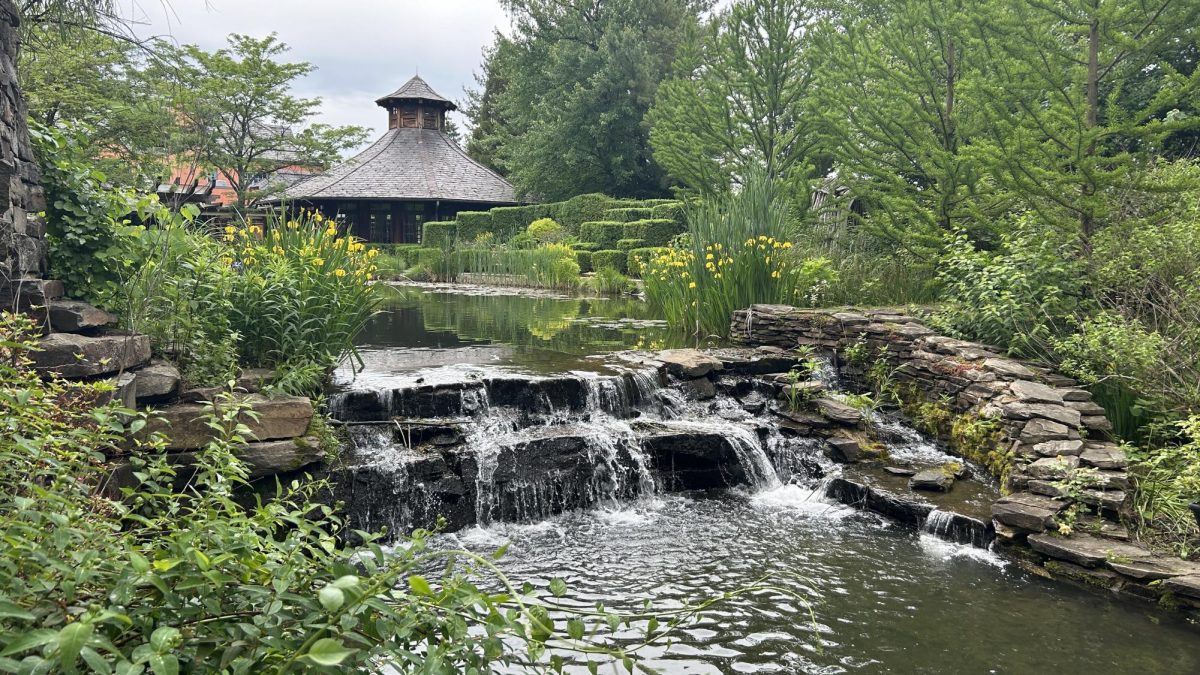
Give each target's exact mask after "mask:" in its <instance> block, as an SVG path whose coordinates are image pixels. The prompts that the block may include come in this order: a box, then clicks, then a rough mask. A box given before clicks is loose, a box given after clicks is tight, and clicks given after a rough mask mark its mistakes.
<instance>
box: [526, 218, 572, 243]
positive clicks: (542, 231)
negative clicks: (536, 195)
mask: <svg viewBox="0 0 1200 675" xmlns="http://www.w3.org/2000/svg"><path fill="white" fill-rule="evenodd" d="M526 233H527V234H528V235H529V236H531V237H533V238H534V239H536V240H537V241H538V243H541V244H553V243H557V242H560V241H562V240H563V239H564V238H565V237H566V236H567V233H566V231H565V230H563V228H562V225H559V224H558V223H556V222H554V220H553V219H551V218H541V219H538V220H535V221H533V222H532V223H530V224H529V227H528V229H526Z"/></svg>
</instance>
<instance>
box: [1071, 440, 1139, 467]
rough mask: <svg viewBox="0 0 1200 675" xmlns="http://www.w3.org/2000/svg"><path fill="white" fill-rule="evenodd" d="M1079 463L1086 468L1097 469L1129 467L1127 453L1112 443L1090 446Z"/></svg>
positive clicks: (1080, 457) (1085, 449)
mask: <svg viewBox="0 0 1200 675" xmlns="http://www.w3.org/2000/svg"><path fill="white" fill-rule="evenodd" d="M1079 461H1080V462H1081V463H1082V464H1083V465H1084V466H1094V467H1096V468H1097V469H1124V468H1125V467H1126V466H1129V459H1128V458H1127V457H1126V456H1125V451H1124V450H1122V449H1121V448H1120V447H1118V446H1116V445H1114V444H1111V443H1106V444H1103V445H1099V446H1092V445H1089V446H1088V447H1086V448H1084V450H1083V453H1082V454H1080V455H1079Z"/></svg>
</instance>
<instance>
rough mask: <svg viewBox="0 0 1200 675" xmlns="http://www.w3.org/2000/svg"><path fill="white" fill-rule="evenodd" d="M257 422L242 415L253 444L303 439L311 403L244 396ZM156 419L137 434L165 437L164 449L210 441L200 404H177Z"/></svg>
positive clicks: (289, 398)
mask: <svg viewBox="0 0 1200 675" xmlns="http://www.w3.org/2000/svg"><path fill="white" fill-rule="evenodd" d="M247 401H248V402H249V404H250V409H251V410H253V411H254V413H255V414H256V415H257V419H253V418H252V416H250V415H246V416H245V419H243V420H242V422H243V423H244V424H245V425H246V426H247V427H248V428H249V429H250V434H251V436H252V438H253V439H254V440H255V441H260V442H261V441H274V440H282V439H292V438H298V437H301V436H304V435H305V433H306V432H307V431H308V424H309V422H310V421H311V420H312V416H313V407H312V402H311V401H309V400H308V398H306V397H304V396H279V397H276V398H267V397H265V396H262V395H260V394H251V395H250V396H248V397H247ZM156 412H157V413H158V415H157V416H155V417H152V418H151V420H150V422H149V423H148V424H147V425H146V427H145V429H143V430H142V433H141V434H140V436H141V437H143V438H144V437H145V436H147V435H149V434H151V433H154V432H161V433H162V434H163V435H164V436H166V437H167V439H168V440H167V449H168V450H195V449H197V448H202V447H204V446H205V445H207V444H208V442H209V441H211V440H212V439H213V430H212V429H211V428H209V426H208V422H207V419H206V413H207V406H205V405H204V404H200V403H177V404H175V405H170V406H166V407H164V408H159V409H157V410H156Z"/></svg>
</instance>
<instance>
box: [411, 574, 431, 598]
mask: <svg viewBox="0 0 1200 675" xmlns="http://www.w3.org/2000/svg"><path fill="white" fill-rule="evenodd" d="M408 587H409V588H411V589H412V592H413V593H415V594H417V595H433V589H431V588H430V587H429V582H428V581H425V577H422V576H418V575H416V574H414V575H412V576H410V577H409V578H408Z"/></svg>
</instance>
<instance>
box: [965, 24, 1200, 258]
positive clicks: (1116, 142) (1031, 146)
mask: <svg viewBox="0 0 1200 675" xmlns="http://www.w3.org/2000/svg"><path fill="white" fill-rule="evenodd" d="M999 6H1000V7H1001V8H1002V9H1001V10H1000V11H998V12H995V13H994V14H993V16H994V17H995V19H996V20H995V21H993V22H992V23H990V24H989V25H987V26H985V27H983V33H984V35H985V37H986V38H987V41H988V49H989V54H990V55H991V59H990V64H989V65H990V66H991V67H992V68H994V73H993V74H992V76H991V77H989V79H988V89H987V90H985V91H984V92H982V95H981V96H980V97H979V103H980V108H981V110H982V111H983V113H984V114H985V116H986V121H987V132H988V133H987V138H986V142H980V143H979V144H978V145H977V148H976V150H975V151H976V152H979V153H980V154H981V156H985V157H987V159H988V160H989V161H991V162H992V163H993V166H994V170H995V175H996V177H997V178H998V179H999V180H1000V181H1002V182H1003V183H1004V184H1005V185H1007V186H1008V187H1009V188H1010V189H1011V190H1013V191H1014V192H1015V193H1016V194H1018V195H1020V196H1021V197H1022V198H1023V200H1024V202H1025V203H1026V204H1027V205H1028V206H1029V207H1031V208H1034V209H1037V210H1038V211H1039V212H1040V213H1042V214H1043V216H1044V217H1045V218H1046V219H1047V220H1048V221H1051V222H1059V223H1061V224H1064V225H1066V224H1068V223H1069V222H1070V221H1072V220H1073V221H1074V222H1075V223H1076V227H1075V233H1076V234H1077V236H1078V237H1079V238H1080V240H1081V242H1082V244H1083V247H1082V250H1083V251H1084V253H1085V254H1087V253H1088V252H1089V251H1090V249H1091V240H1092V238H1093V237H1094V235H1095V234H1096V233H1097V231H1098V230H1099V229H1100V228H1101V227H1102V226H1103V225H1104V224H1105V218H1106V216H1107V213H1106V207H1107V205H1108V204H1111V203H1112V202H1113V201H1114V200H1113V199H1112V196H1113V193H1114V192H1118V191H1121V192H1130V191H1132V192H1148V191H1154V190H1158V189H1161V188H1162V186H1160V185H1157V184H1155V183H1153V182H1152V181H1150V180H1148V178H1149V176H1150V175H1151V174H1148V173H1147V172H1145V171H1144V168H1145V167H1146V165H1147V163H1148V162H1149V161H1151V159H1152V157H1153V154H1154V150H1155V149H1156V148H1157V147H1159V146H1160V145H1161V143H1162V141H1163V140H1164V139H1166V138H1168V137H1170V136H1171V135H1173V134H1179V133H1181V132H1186V131H1187V130H1189V129H1195V128H1196V125H1197V123H1198V122H1200V120H1198V119H1197V118H1195V117H1188V116H1187V115H1173V114H1171V111H1172V110H1176V109H1178V108H1179V107H1180V105H1182V104H1183V102H1185V101H1188V100H1189V99H1192V100H1194V97H1195V96H1196V94H1197V91H1198V90H1200V71H1197V70H1196V69H1195V68H1193V69H1192V71H1191V73H1185V72H1181V71H1179V70H1176V69H1175V68H1174V67H1173V66H1172V65H1171V63H1170V62H1169V61H1168V60H1165V59H1162V58H1161V57H1160V52H1161V50H1162V49H1163V48H1164V47H1165V46H1166V45H1168V44H1170V43H1171V42H1172V41H1173V40H1176V39H1178V37H1179V36H1181V35H1184V34H1186V33H1188V32H1189V31H1191V30H1192V29H1193V27H1194V26H1195V25H1196V23H1197V21H1198V20H1200V5H1198V4H1197V3H1195V2H1180V1H1179V0H1153V1H1152V2H1126V1H1124V0H1034V1H1031V2H1028V3H1016V4H1013V3H1000V5H999ZM1130 73H1143V74H1146V73H1150V74H1153V76H1154V79H1156V80H1157V82H1158V84H1157V85H1156V86H1154V87H1153V94H1152V95H1145V94H1143V95H1141V96H1140V97H1139V98H1138V99H1133V98H1128V97H1127V98H1124V99H1123V98H1122V96H1121V92H1122V91H1123V90H1124V89H1125V86H1126V82H1124V81H1122V80H1121V79H1120V78H1122V77H1127V76H1128V75H1129V74H1130ZM1122 101H1123V102H1124V103H1125V104H1126V105H1127V106H1128V107H1124V108H1122V107H1121V106H1120V105H1118V103H1119V102H1122ZM982 140H983V139H981V141H982ZM1064 214H1065V217H1064Z"/></svg>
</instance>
